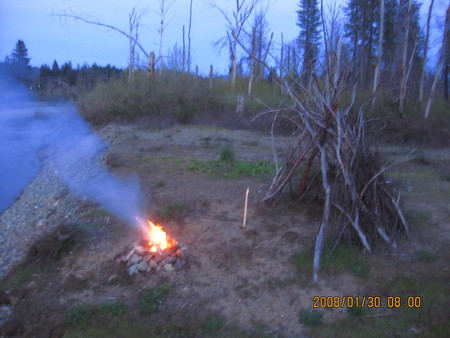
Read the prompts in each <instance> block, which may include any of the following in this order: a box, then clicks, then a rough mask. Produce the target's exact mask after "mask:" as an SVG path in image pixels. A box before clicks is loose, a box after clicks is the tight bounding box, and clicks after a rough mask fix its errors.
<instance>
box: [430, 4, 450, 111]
mask: <svg viewBox="0 0 450 338" xmlns="http://www.w3.org/2000/svg"><path fill="white" fill-rule="evenodd" d="M446 13H447V14H446V16H445V25H444V32H443V34H442V35H443V37H442V45H441V50H440V52H439V61H438V64H437V67H436V73H435V75H434V80H433V85H432V86H431V91H430V96H429V97H428V102H427V107H426V109H425V118H428V115H429V114H430V109H431V103H432V102H433V96H434V91H435V90H436V84H437V82H438V79H439V74H440V73H441V69H442V65H443V63H444V58H445V56H446V55H445V54H446V51H447V49H448V48H449V47H448V46H447V44H450V5H449V6H448V8H447V12H446Z"/></svg>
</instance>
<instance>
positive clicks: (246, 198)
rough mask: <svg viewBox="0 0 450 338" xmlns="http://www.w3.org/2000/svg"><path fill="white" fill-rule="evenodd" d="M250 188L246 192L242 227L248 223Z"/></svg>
mask: <svg viewBox="0 0 450 338" xmlns="http://www.w3.org/2000/svg"><path fill="white" fill-rule="evenodd" d="M248 190H249V188H247V191H246V192H245V203H244V222H243V223H242V227H243V228H245V224H246V223H247V206H248Z"/></svg>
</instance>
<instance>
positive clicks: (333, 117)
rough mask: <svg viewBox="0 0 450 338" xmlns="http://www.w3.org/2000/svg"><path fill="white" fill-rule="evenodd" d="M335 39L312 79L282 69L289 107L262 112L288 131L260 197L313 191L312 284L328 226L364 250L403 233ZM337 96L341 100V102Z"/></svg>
mask: <svg viewBox="0 0 450 338" xmlns="http://www.w3.org/2000/svg"><path fill="white" fill-rule="evenodd" d="M341 41H342V40H341V39H339V42H338V43H337V49H336V51H335V52H333V53H331V52H330V53H329V54H328V58H327V63H328V64H327V66H326V70H325V73H324V75H323V76H321V77H320V79H319V78H318V77H317V76H313V77H312V79H311V80H310V82H309V84H307V85H305V84H304V83H303V81H300V80H299V79H298V78H296V77H294V76H290V75H289V74H288V75H287V76H286V77H285V78H282V79H279V81H280V82H281V85H282V87H283V89H284V91H285V93H286V94H287V96H288V101H289V105H288V106H287V107H284V108H283V109H271V110H269V111H270V112H272V113H275V114H274V116H275V117H274V121H273V124H272V125H274V124H275V123H276V121H275V119H280V118H281V117H284V118H286V119H288V120H289V121H290V122H291V123H292V124H293V125H294V129H295V132H294V133H293V137H292V140H291V143H290V145H289V147H288V150H287V152H286V157H285V160H284V164H283V165H282V166H281V167H280V168H278V171H277V173H276V175H275V177H274V178H273V181H272V184H271V186H270V188H269V189H268V191H267V193H266V195H265V197H264V198H263V202H265V203H269V204H273V203H275V202H277V201H279V200H280V199H281V197H282V195H283V194H284V193H285V191H286V190H287V188H289V189H291V190H292V189H293V190H294V193H295V195H296V196H297V197H298V198H302V197H305V196H307V195H308V194H310V193H311V192H313V191H315V192H316V193H317V191H319V193H320V196H321V197H322V198H323V215H322V221H321V224H320V227H319V229H318V233H317V236H316V240H315V250H314V263H313V264H314V280H315V281H317V279H318V271H319V268H320V257H321V254H322V249H323V246H324V242H325V238H326V237H327V236H328V235H331V233H329V232H331V231H332V232H333V233H332V234H333V235H334V236H335V237H337V238H341V236H343V235H344V234H346V235H347V236H350V237H352V238H357V239H359V241H360V243H361V244H362V246H363V247H364V249H365V250H367V251H368V252H371V251H372V250H373V246H374V244H375V243H376V242H377V241H378V240H379V239H381V240H382V241H385V242H386V243H387V244H389V245H390V246H393V247H395V246H396V244H395V243H396V242H395V240H396V237H397V236H398V234H399V232H401V231H404V232H406V234H407V235H409V230H408V225H407V222H406V220H405V217H404V215H403V213H402V210H401V208H400V205H399V199H400V196H394V195H393V192H392V189H391V187H390V185H389V183H388V181H387V180H386V178H385V176H384V173H385V171H386V170H387V169H388V168H390V167H391V165H388V164H384V165H383V164H382V163H381V157H380V155H379V153H378V152H377V150H376V148H375V146H374V144H373V143H371V141H369V140H368V138H367V137H366V125H365V120H364V107H365V105H362V106H360V107H359V108H357V107H356V105H355V101H356V87H355V86H356V85H355V83H356V81H355V79H353V80H352V78H351V74H350V71H349V69H351V67H349V66H348V67H343V66H342V64H341V60H340V49H341ZM352 82H353V84H352ZM349 98H350V99H349ZM345 101H348V102H349V103H348V104H346V105H345V106H344V105H343V102H345ZM269 111H267V112H265V113H268V112H269ZM257 117H258V116H257ZM318 188H319V189H318ZM336 235H337V236H336Z"/></svg>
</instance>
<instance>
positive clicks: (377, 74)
mask: <svg viewBox="0 0 450 338" xmlns="http://www.w3.org/2000/svg"><path fill="white" fill-rule="evenodd" d="M383 36H384V0H381V2H380V36H379V38H378V58H377V66H376V68H375V76H374V78H373V90H372V93H373V99H372V106H374V105H375V102H376V95H375V93H376V91H377V89H378V84H379V83H380V72H381V59H382V57H383Z"/></svg>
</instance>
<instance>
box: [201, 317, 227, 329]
mask: <svg viewBox="0 0 450 338" xmlns="http://www.w3.org/2000/svg"><path fill="white" fill-rule="evenodd" d="M224 325H225V318H223V317H221V316H218V315H213V316H210V317H208V318H207V319H206V320H205V321H204V322H203V324H202V331H203V332H204V333H218V332H219V331H220V330H222V328H223V327H224Z"/></svg>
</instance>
